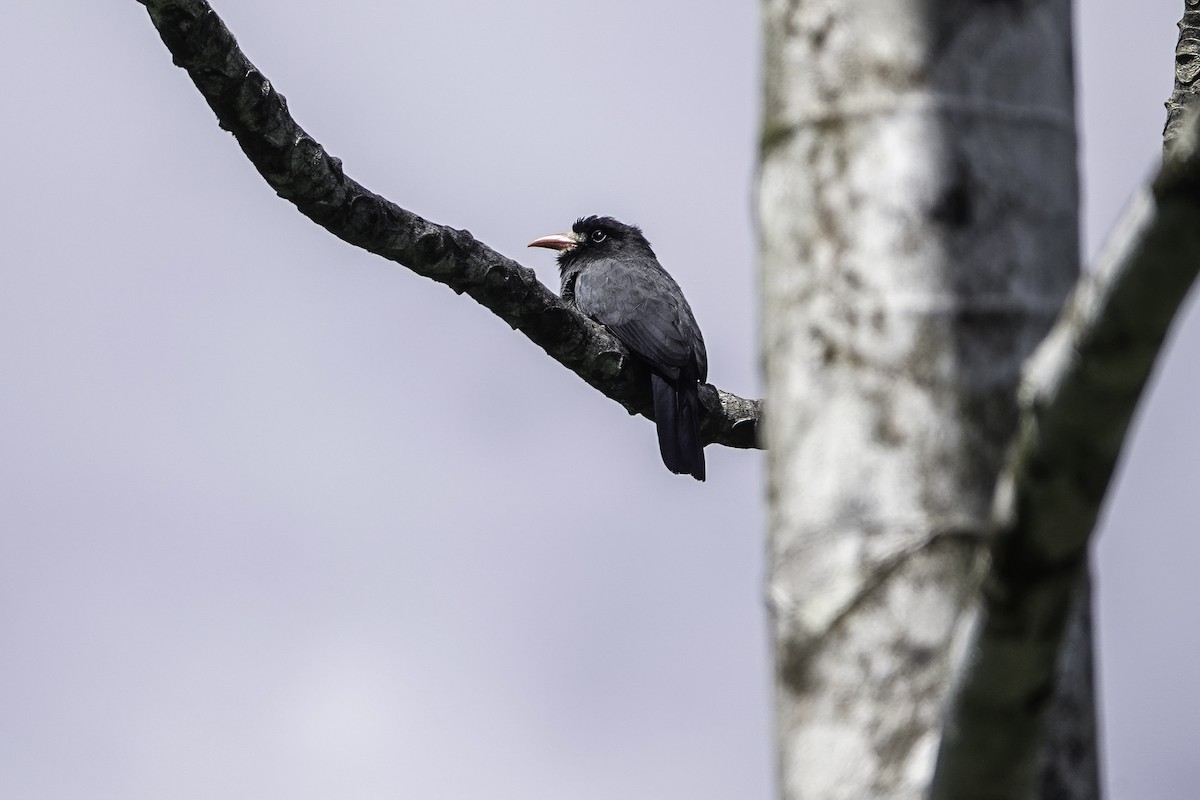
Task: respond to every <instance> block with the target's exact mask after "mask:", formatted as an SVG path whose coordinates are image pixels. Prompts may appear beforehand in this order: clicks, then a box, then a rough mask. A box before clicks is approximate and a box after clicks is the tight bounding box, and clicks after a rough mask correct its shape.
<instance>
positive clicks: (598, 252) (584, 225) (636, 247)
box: [558, 215, 654, 269]
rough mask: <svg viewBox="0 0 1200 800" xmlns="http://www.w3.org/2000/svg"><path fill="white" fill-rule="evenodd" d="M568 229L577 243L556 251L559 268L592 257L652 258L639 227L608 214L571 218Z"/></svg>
mask: <svg viewBox="0 0 1200 800" xmlns="http://www.w3.org/2000/svg"><path fill="white" fill-rule="evenodd" d="M571 230H572V231H573V232H574V233H575V234H576V236H577V237H578V240H579V243H578V244H576V245H575V246H574V247H571V248H570V249H567V250H563V251H562V252H561V253H559V255H558V264H559V267H560V268H562V269H569V268H570V267H571V265H572V264H573V263H575V262H578V261H580V260H586V259H588V258H595V257H596V256H614V255H621V254H626V255H648V256H650V257H651V258H654V251H653V250H652V249H651V248H650V242H648V241H646V237H645V235H644V234H643V233H642V229H641V228H639V227H638V226H636V225H626V224H625V223H624V222H620V221H619V220H615V219H613V218H612V217H600V216H594V215H593V216H590V217H580V218H579V219H577V220H575V224H574V225H572V226H571Z"/></svg>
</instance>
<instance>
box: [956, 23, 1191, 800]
mask: <svg viewBox="0 0 1200 800" xmlns="http://www.w3.org/2000/svg"><path fill="white" fill-rule="evenodd" d="M1181 27H1184V26H1181ZM1186 33H1187V30H1186V28H1185V30H1184V31H1183V33H1182V34H1181V36H1180V45H1179V53H1178V58H1177V63H1180V64H1182V63H1184V61H1185V59H1184V57H1183V56H1184V55H1185V53H1184V51H1185V49H1186V48H1188V47H1190V46H1192V45H1194V44H1195V43H1196V42H1195V41H1194V40H1193V39H1191V38H1188V37H1187V36H1186ZM1189 74H1190V73H1189ZM1191 77H1194V75H1191ZM1176 89H1177V90H1176V94H1175V96H1174V98H1173V102H1182V101H1184V100H1185V99H1190V96H1191V93H1190V92H1186V93H1185V92H1183V91H1181V87H1180V84H1179V83H1178V82H1177V85H1176ZM1185 95H1186V96H1185ZM1171 113H1172V120H1171V122H1170V123H1169V125H1168V132H1167V135H1168V136H1169V137H1170V139H1169V141H1168V149H1167V154H1166V158H1165V162H1164V164H1163V166H1162V168H1161V170H1160V171H1159V173H1158V175H1157V176H1156V177H1155V179H1154V181H1153V183H1152V185H1151V186H1150V187H1149V188H1148V189H1146V190H1145V191H1143V192H1142V193H1141V194H1140V195H1139V196H1138V197H1136V198H1135V200H1134V201H1133V203H1132V204H1131V206H1130V208H1129V210H1128V211H1127V212H1126V215H1125V218H1124V220H1123V221H1122V222H1121V223H1120V224H1119V225H1118V227H1117V229H1116V231H1115V232H1114V234H1113V235H1112V237H1111V239H1110V243H1109V245H1108V247H1107V248H1106V251H1105V253H1104V254H1103V255H1102V257H1101V260H1100V263H1099V265H1098V268H1097V269H1096V270H1095V271H1094V272H1093V273H1091V274H1089V275H1085V276H1084V277H1083V278H1082V279H1081V280H1080V284H1079V286H1078V287H1077V288H1076V290H1075V292H1074V294H1073V296H1072V298H1071V300H1070V302H1069V303H1068V304H1067V307H1066V309H1065V310H1064V312H1063V315H1062V317H1061V318H1060V319H1059V321H1058V323H1057V325H1056V326H1055V328H1054V330H1053V331H1052V332H1051V334H1050V336H1049V337H1047V339H1046V341H1045V342H1044V343H1043V344H1042V346H1041V348H1040V349H1039V351H1038V352H1037V354H1036V355H1035V356H1034V357H1033V358H1032V359H1031V360H1030V363H1029V364H1028V365H1027V367H1026V373H1025V379H1024V385H1023V387H1022V391H1021V397H1020V403H1021V423H1020V427H1019V429H1018V432H1017V436H1016V440H1015V446H1014V448H1013V452H1012V454H1011V457H1010V460H1009V463H1008V465H1007V467H1006V469H1005V472H1004V473H1003V474H1002V475H1001V477H1000V480H999V482H998V485H997V490H996V499H995V508H994V516H993V524H994V527H995V530H996V538H995V541H994V545H993V551H992V560H991V566H990V568H989V573H988V575H987V578H986V579H985V583H984V588H983V595H984V607H983V612H982V615H981V618H980V621H979V625H978V627H977V628H976V630H975V634H974V642H973V646H972V648H971V650H970V656H969V659H968V662H967V663H966V665H965V667H964V672H963V674H962V676H961V678H960V684H959V686H958V689H957V693H956V696H955V698H954V699H953V701H952V702H951V705H950V708H949V711H948V717H947V721H946V723H945V732H944V734H943V738H942V746H941V751H940V753H939V755H938V767H937V772H936V776H935V779H934V787H933V792H932V797H933V798H935V800H936V799H937V798H956V797H966V796H970V797H985V798H993V797H994V798H1021V797H1029V796H1031V795H1032V792H1033V784H1034V781H1035V776H1036V770H1037V766H1038V758H1039V753H1040V748H1041V744H1042V741H1043V734H1042V727H1043V722H1044V719H1045V717H1046V713H1047V709H1048V708H1049V706H1050V704H1051V698H1052V696H1053V695H1054V675H1055V668H1056V663H1057V661H1058V659H1059V657H1060V655H1059V654H1060V652H1062V649H1063V641H1064V635H1065V632H1066V629H1067V621H1068V618H1069V612H1070V609H1071V606H1072V599H1073V596H1074V595H1075V593H1076V590H1077V587H1078V585H1079V584H1080V581H1081V580H1082V579H1083V578H1084V576H1085V574H1086V566H1087V551H1088V542H1089V540H1090V537H1091V535H1092V532H1093V530H1094V528H1095V523H1096V519H1097V517H1098V515H1099V513H1100V508H1101V504H1102V503H1103V501H1104V497H1105V494H1106V492H1107V489H1108V484H1109V480H1110V479H1111V477H1112V474H1113V471H1114V469H1115V468H1116V465H1117V461H1118V459H1119V457H1120V454H1121V448H1122V446H1123V444H1124V442H1125V438H1126V434H1127V432H1128V429H1129V425H1130V421H1131V420H1132V418H1133V414H1134V412H1135V411H1136V409H1137V404H1138V401H1139V399H1140V398H1141V396H1142V392H1143V391H1144V389H1145V387H1146V383H1147V381H1148V380H1149V378H1150V375H1151V373H1152V370H1153V367H1154V362H1155V359H1156V358H1157V357H1158V354H1159V353H1160V352H1161V350H1162V346H1163V342H1164V340H1165V339H1166V337H1167V334H1168V332H1169V329H1170V326H1171V323H1172V321H1173V320H1174V318H1175V314H1176V312H1177V311H1178V309H1179V306H1180V304H1181V303H1182V302H1183V300H1184V298H1185V297H1186V296H1187V293H1188V290H1189V288H1190V287H1191V286H1192V284H1193V282H1194V281H1195V278H1196V273H1197V271H1198V269H1200V116H1198V115H1197V114H1196V113H1194V111H1193V112H1189V113H1187V114H1184V115H1183V116H1182V117H1180V115H1179V113H1178V112H1177V110H1176V109H1172V112H1171ZM981 787H987V788H986V789H983V788H981ZM1069 796H1070V797H1076V796H1078V795H1069Z"/></svg>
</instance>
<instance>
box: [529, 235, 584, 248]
mask: <svg viewBox="0 0 1200 800" xmlns="http://www.w3.org/2000/svg"><path fill="white" fill-rule="evenodd" d="M577 244H579V235H578V234H575V233H552V234H550V235H549V236H543V237H541V238H539V239H534V240H533V241H532V242H530V243H529V246H530V247H548V248H550V249H551V250H570V249H571V248H572V247H574V246H575V245H577Z"/></svg>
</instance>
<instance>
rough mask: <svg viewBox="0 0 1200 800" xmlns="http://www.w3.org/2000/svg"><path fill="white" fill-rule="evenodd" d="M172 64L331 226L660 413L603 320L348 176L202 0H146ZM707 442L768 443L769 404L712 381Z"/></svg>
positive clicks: (258, 159)
mask: <svg viewBox="0 0 1200 800" xmlns="http://www.w3.org/2000/svg"><path fill="white" fill-rule="evenodd" d="M138 2H140V3H142V4H143V5H145V6H146V9H147V10H148V11H149V12H150V19H151V20H152V21H153V23H154V26H155V28H157V29H158V32H159V35H160V36H161V37H162V40H163V43H164V44H166V46H167V49H168V50H170V51H171V55H172V56H173V58H174V62H175V64H176V65H178V66H180V67H183V68H184V69H185V70H187V72H188V75H190V76H191V78H192V81H193V82H194V83H195V84H196V88H197V89H199V90H200V94H201V95H203V96H204V99H205V100H206V101H207V102H208V104H209V106H210V107H211V108H212V110H213V111H214V112H216V115H217V119H218V121H219V122H220V125H221V127H222V128H224V129H225V130H227V131H229V132H230V133H232V134H233V135H234V137H235V138H236V139H237V141H238V144H239V145H241V148H242V151H243V152H244V153H245V154H246V156H247V158H249V159H250V162H251V163H252V164H253V165H254V167H255V168H256V169H257V170H258V171H259V173H260V174H261V175H262V176H263V178H265V179H266V181H267V183H268V184H270V186H271V188H272V189H274V190H275V192H276V193H277V194H278V195H279V196H280V197H282V198H284V199H285V200H287V201H289V202H291V203H292V204H294V205H295V206H296V208H297V209H299V210H300V213H302V214H304V215H305V216H306V217H308V218H309V219H311V220H312V221H313V222H316V223H317V224H318V225H321V226H322V227H324V228H325V229H326V230H328V231H329V232H330V233H332V234H333V235H334V236H337V237H338V238H340V239H342V240H344V241H346V242H349V243H350V244H353V245H355V246H357V247H361V248H362V249H364V250H366V251H368V252H371V253H374V254H376V255H379V256H382V257H384V258H386V259H388V260H390V261H395V262H396V263H398V264H402V265H403V266H405V267H408V268H409V269H410V270H412V271H413V272H415V273H417V274H418V275H422V276H424V277H426V278H432V279H433V280H435V281H438V282H439V283H444V284H445V285H447V286H449V287H450V288H451V289H453V290H454V291H455V292H457V293H459V294H466V295H468V296H470V297H471V298H472V299H474V300H475V301H476V302H478V303H479V304H480V305H482V306H484V307H485V308H487V309H489V310H491V311H492V312H493V313H495V314H496V315H497V316H499V317H500V318H501V319H503V320H504V321H505V322H507V323H508V324H509V325H510V326H512V327H513V328H514V329H516V330H519V331H520V332H521V333H523V334H525V335H526V336H527V337H529V339H530V340H532V341H533V342H534V344H537V345H538V346H539V347H541V348H542V349H543V350H545V351H546V352H547V353H548V354H549V355H550V356H551V357H552V358H554V359H555V360H557V361H558V362H559V363H561V364H562V365H563V366H565V367H567V368H568V369H570V370H572V371H573V372H575V374H577V375H579V377H581V378H583V379H584V380H585V381H587V382H588V383H589V384H591V385H592V386H593V387H595V388H596V389H598V390H599V391H601V392H603V393H604V394H605V395H607V396H608V397H610V398H612V399H613V400H616V401H617V402H618V403H620V404H621V405H623V406H624V407H625V408H626V410H628V411H629V413H631V414H642V415H643V416H646V417H652V416H653V405H652V404H651V402H650V390H649V382H648V379H647V376H646V373H645V369H644V368H643V367H642V366H641V365H640V364H639V363H638V362H637V361H636V360H635V359H633V358H631V357H630V356H629V351H628V350H626V349H625V347H624V346H623V345H622V344H621V343H620V342H618V341H617V339H616V338H615V337H613V336H612V335H611V334H609V333H608V332H607V331H606V330H605V329H604V328H603V327H601V326H599V325H597V324H595V323H594V322H592V321H591V320H588V319H586V318H584V317H583V316H582V315H580V314H578V313H577V312H575V311H574V310H573V309H571V308H569V307H568V306H567V305H566V304H565V303H563V302H562V300H560V299H559V297H558V296H557V295H555V294H554V293H553V292H552V291H550V290H549V289H548V288H546V286H544V285H543V284H542V283H541V282H540V281H538V279H537V276H536V275H535V274H534V272H533V270H531V269H528V268H526V267H522V266H521V265H520V264H518V263H516V262H515V261H513V260H511V259H509V258H506V257H504V256H502V255H500V254H499V253H497V252H496V251H494V250H492V249H491V248H489V247H488V246H487V245H485V244H483V243H482V242H480V241H478V240H477V239H475V238H474V237H472V236H471V235H470V233H468V232H467V231H464V230H455V229H453V228H449V227H446V226H443V225H437V224H435V223H432V222H430V221H428V220H426V219H423V218H421V217H420V216H418V215H416V214H414V213H412V212H411V211H408V210H406V209H403V208H401V207H400V206H398V205H396V204H395V203H392V202H390V201H388V200H386V199H384V198H383V197H380V196H379V195H377V194H375V193H373V192H371V191H369V190H368V189H366V188H365V187H363V186H362V185H361V184H359V183H358V182H356V181H354V180H353V179H351V178H349V177H347V176H346V174H345V173H344V172H343V171H342V163H341V161H340V160H338V159H337V158H334V157H333V156H331V155H329V154H328V153H327V152H326V151H325V150H324V148H322V147H321V145H320V144H318V143H317V142H316V141H315V140H314V139H313V138H312V137H311V136H309V135H308V134H307V133H305V132H304V130H303V129H302V128H301V127H300V126H299V125H298V124H296V121H295V120H294V119H292V117H291V115H290V114H289V113H288V109H287V102H286V101H285V100H284V98H283V96H282V95H280V94H279V93H278V92H276V91H275V89H274V87H273V86H272V85H271V83H270V81H268V80H267V79H266V77H264V76H263V74H262V73H261V72H259V71H258V70H257V69H256V68H255V67H254V65H253V64H251V63H250V61H249V60H248V59H247V58H246V56H245V55H243V54H242V51H241V50H240V49H239V48H238V46H237V42H236V41H235V40H234V38H233V35H232V34H231V33H230V32H229V29H228V28H226V27H225V24H224V23H223V22H222V21H221V20H220V18H219V17H218V16H217V15H216V13H215V12H214V11H213V10H212V8H211V7H210V6H209V5H208V3H206V2H204V1H203V0H138ZM700 397H701V402H702V404H703V405H704V409H705V415H704V419H703V420H702V428H703V435H704V439H705V441H706V442H711V443H717V444H723V445H727V446H730V447H743V448H755V447H761V446H762V445H761V443H760V441H759V435H758V426H759V420H760V418H761V416H762V403H761V401H758V400H746V399H743V398H740V397H737V396H736V395H732V394H729V393H727V392H722V391H719V390H717V389H715V388H713V387H710V386H705V387H702V391H701V394H700Z"/></svg>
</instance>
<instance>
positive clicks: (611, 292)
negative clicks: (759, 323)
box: [575, 259, 704, 379]
mask: <svg viewBox="0 0 1200 800" xmlns="http://www.w3.org/2000/svg"><path fill="white" fill-rule="evenodd" d="M575 303H576V305H577V306H578V308H579V310H580V311H582V312H583V313H584V314H586V315H587V316H589V317H591V318H592V319H594V320H596V321H597V322H599V323H600V324H602V325H604V326H606V327H607V328H608V329H609V330H611V331H612V332H613V334H614V335H615V336H616V337H617V338H618V339H620V340H621V342H622V343H624V345H625V346H626V347H628V348H629V349H630V350H632V351H633V352H634V353H635V354H637V355H638V356H640V357H641V358H643V359H644V360H646V361H648V362H649V363H650V365H651V366H653V367H656V368H658V369H659V370H661V371H663V372H665V373H667V375H668V377H670V378H672V379H674V378H676V377H677V376H678V375H679V370H680V368H681V367H684V366H687V365H689V364H692V363H694V362H695V361H696V356H697V354H696V353H695V352H694V346H693V338H694V337H693V336H692V335H691V330H693V329H695V330H696V333H697V335H698V332H699V331H698V329H696V324H695V321H694V320H691V312H690V311H689V310H687V303H686V301H684V299H683V292H682V291H680V289H679V285H678V284H676V283H675V281H674V280H672V278H671V276H669V275H667V273H666V272H665V271H663V269H662V267H660V266H658V264H657V263H654V264H649V263H637V259H621V260H617V259H600V260H597V261H595V262H593V263H590V264H588V265H587V267H585V268H584V269H583V271H582V272H580V274H579V277H578V278H577V279H576V281H575ZM685 314H686V316H687V318H688V320H687V322H684V320H683V317H684V315H685ZM703 347H704V345H703V341H702V340H701V344H700V349H701V350H703ZM701 358H703V356H701Z"/></svg>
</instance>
